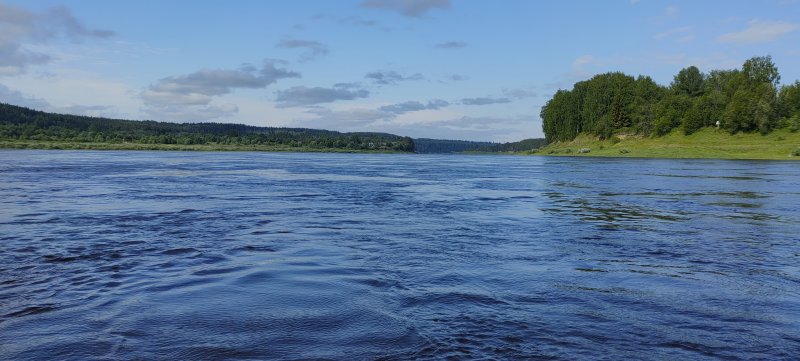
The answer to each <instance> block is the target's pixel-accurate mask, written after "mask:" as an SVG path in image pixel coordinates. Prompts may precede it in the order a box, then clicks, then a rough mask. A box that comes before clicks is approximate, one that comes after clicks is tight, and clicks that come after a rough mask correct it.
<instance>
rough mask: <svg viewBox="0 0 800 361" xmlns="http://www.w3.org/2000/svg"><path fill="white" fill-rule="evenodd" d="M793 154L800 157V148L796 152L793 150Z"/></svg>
mask: <svg viewBox="0 0 800 361" xmlns="http://www.w3.org/2000/svg"><path fill="white" fill-rule="evenodd" d="M792 155H793V156H795V157H800V148H797V149H795V150H794V152H792Z"/></svg>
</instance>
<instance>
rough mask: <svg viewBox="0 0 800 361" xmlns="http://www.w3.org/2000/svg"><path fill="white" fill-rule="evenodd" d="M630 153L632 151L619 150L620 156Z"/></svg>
mask: <svg viewBox="0 0 800 361" xmlns="http://www.w3.org/2000/svg"><path fill="white" fill-rule="evenodd" d="M630 152H631V151H629V150H627V149H625V148H622V149H620V150H619V154H628V153H630Z"/></svg>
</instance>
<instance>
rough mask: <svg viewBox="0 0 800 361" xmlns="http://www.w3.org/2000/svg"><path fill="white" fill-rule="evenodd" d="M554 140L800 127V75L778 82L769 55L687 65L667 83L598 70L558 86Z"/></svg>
mask: <svg viewBox="0 0 800 361" xmlns="http://www.w3.org/2000/svg"><path fill="white" fill-rule="evenodd" d="M540 115H541V118H542V128H543V130H544V134H545V139H546V140H547V142H548V143H552V142H556V141H570V140H573V139H575V137H576V136H577V135H578V134H581V133H587V134H591V135H594V136H596V137H598V138H600V139H608V138H610V137H612V136H614V135H615V134H637V135H641V136H656V137H657V136H663V135H666V134H668V133H670V132H672V131H674V130H676V129H678V130H681V131H682V132H683V133H684V134H686V135H689V134H692V133H694V132H696V131H698V130H700V129H702V128H704V127H717V126H718V127H719V128H720V129H722V130H724V131H726V132H728V133H730V134H736V133H739V132H743V133H752V132H760V133H761V134H764V135H766V134H769V133H770V132H772V131H773V130H775V129H778V128H784V127H785V128H788V129H789V130H790V131H792V132H796V131H798V130H800V81H795V82H794V83H792V84H788V85H780V74H779V72H778V68H777V67H776V66H775V64H774V63H773V62H772V57H771V56H760V57H753V58H751V59H748V60H747V61H745V62H744V64H743V65H742V67H741V69H733V70H712V71H710V72H708V73H703V72H701V71H700V70H699V69H698V68H697V67H695V66H689V67H687V68H684V69H682V70H680V72H678V74H677V75H675V76H674V78H673V81H672V83H670V85H669V86H663V85H660V84H657V83H656V82H655V81H653V79H652V78H650V77H649V76H643V75H640V76H638V77H636V78H634V77H633V76H630V75H626V74H623V73H621V72H610V73H605V74H599V75H596V76H594V77H592V78H591V79H589V80H585V81H581V82H578V83H576V84H575V85H574V86H573V87H572V90H559V91H557V92H556V93H555V94H554V95H553V97H552V98H551V99H550V100H549V101H548V102H547V103H546V104H545V105H544V106H543V107H542V109H541V113H540Z"/></svg>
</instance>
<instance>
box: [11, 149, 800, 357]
mask: <svg viewBox="0 0 800 361" xmlns="http://www.w3.org/2000/svg"><path fill="white" fill-rule="evenodd" d="M797 355H800V163H794V162H763V161H758V162H756V161H722V160H653V159H610V158H555V157H513V156H454V155H410V154H409V155H398V154H311V153H305V154H299V153H245V152H231V153H223V152H219V153H204V152H186V153H181V152H128V151H29V150H14V151H12V150H5V151H0V359H9V360H10V359H13V360H39V359H58V360H108V359H148V360H158V359H164V360H179V359H183V360H190V359H192V360H228V359H231V360H232V359H333V360H372V359H386V360H396V359H397V360H406V359H445V358H449V359H563V360H580V359H592V360H595V359H607V360H619V359H626V358H629V359H653V360H661V359H709V360H711V359H726V360H735V359H765V360H780V359H792V358H795V357H797Z"/></svg>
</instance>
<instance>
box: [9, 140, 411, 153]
mask: <svg viewBox="0 0 800 361" xmlns="http://www.w3.org/2000/svg"><path fill="white" fill-rule="evenodd" d="M0 149H40V150H142V151H187V152H193V151H195V152H271V153H286V152H298V153H372V154H413V153H410V152H401V151H391V150H359V149H343V148H310V147H290V146H265V145H229V144H142V143H82V142H56V141H33V140H25V141H7V140H0Z"/></svg>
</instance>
